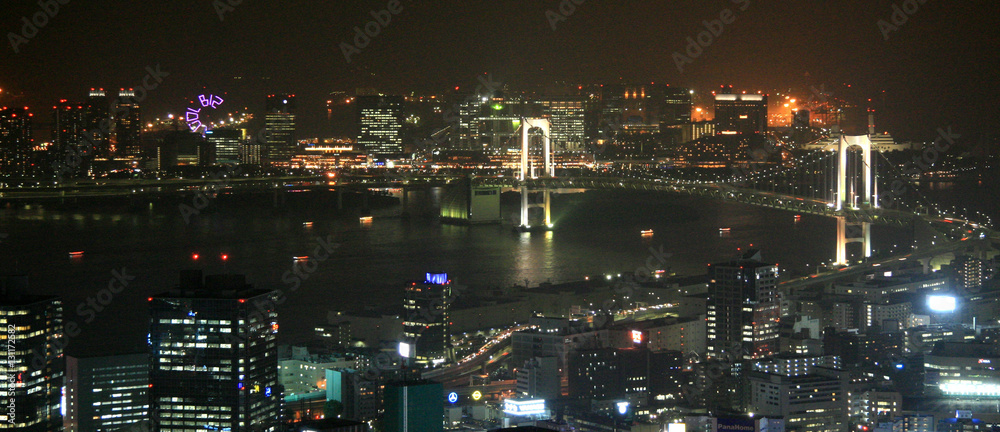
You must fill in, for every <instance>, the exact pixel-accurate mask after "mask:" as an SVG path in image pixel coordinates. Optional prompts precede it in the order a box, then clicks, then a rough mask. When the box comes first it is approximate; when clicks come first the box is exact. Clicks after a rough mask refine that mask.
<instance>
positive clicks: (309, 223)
mask: <svg viewBox="0 0 1000 432" xmlns="http://www.w3.org/2000/svg"><path fill="white" fill-rule="evenodd" d="M302 226H307V227H311V226H313V223H312V222H302Z"/></svg>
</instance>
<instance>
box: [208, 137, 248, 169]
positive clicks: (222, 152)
mask: <svg viewBox="0 0 1000 432" xmlns="http://www.w3.org/2000/svg"><path fill="white" fill-rule="evenodd" d="M205 139H206V140H207V141H208V147H209V148H210V149H211V150H210V151H211V152H212V154H213V155H214V156H215V158H214V159H215V164H218V165H224V164H229V165H236V164H238V163H240V146H241V145H242V144H243V143H244V142H245V141H246V130H244V129H215V130H209V131H205Z"/></svg>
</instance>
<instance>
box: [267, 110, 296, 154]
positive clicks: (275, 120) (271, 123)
mask: <svg viewBox="0 0 1000 432" xmlns="http://www.w3.org/2000/svg"><path fill="white" fill-rule="evenodd" d="M295 111H296V108H295V95H293V94H271V95H267V113H266V114H265V115H264V127H265V129H266V136H267V145H266V147H265V148H264V157H265V158H266V159H268V160H269V161H270V162H272V163H275V162H288V161H290V160H291V159H292V156H295V153H296V152H297V150H298V143H297V142H296V138H295Z"/></svg>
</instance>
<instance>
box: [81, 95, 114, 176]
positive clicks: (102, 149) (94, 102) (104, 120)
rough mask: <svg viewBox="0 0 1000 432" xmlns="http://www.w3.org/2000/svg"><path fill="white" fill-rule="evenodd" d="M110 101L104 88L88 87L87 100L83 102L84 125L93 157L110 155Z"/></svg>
mask: <svg viewBox="0 0 1000 432" xmlns="http://www.w3.org/2000/svg"><path fill="white" fill-rule="evenodd" d="M112 120H113V119H112V118H111V101H110V99H108V93H107V92H106V91H104V89H90V94H89V95H88V96H87V102H85V103H84V125H85V127H86V130H87V131H88V132H89V135H90V136H91V137H93V140H92V142H91V144H92V146H93V147H92V150H93V157H94V158H103V159H107V158H110V157H111V133H112V132H114V130H113V129H112V126H111V125H112Z"/></svg>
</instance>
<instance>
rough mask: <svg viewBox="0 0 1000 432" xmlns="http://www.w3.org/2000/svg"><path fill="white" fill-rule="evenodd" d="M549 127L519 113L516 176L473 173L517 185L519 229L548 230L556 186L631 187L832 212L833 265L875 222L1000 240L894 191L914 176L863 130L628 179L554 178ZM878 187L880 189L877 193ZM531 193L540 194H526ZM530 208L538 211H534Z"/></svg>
mask: <svg viewBox="0 0 1000 432" xmlns="http://www.w3.org/2000/svg"><path fill="white" fill-rule="evenodd" d="M549 129H550V124H549V122H548V120H547V119H543V118H536V119H523V120H522V121H521V128H520V130H519V132H520V141H521V155H520V164H519V166H518V169H517V175H516V176H515V177H477V178H475V179H474V183H475V184H477V185H483V186H487V185H488V186H500V187H505V188H512V189H515V190H519V191H520V194H521V208H520V225H519V227H518V228H519V229H521V230H535V229H541V230H548V229H552V228H553V225H552V221H551V205H552V204H551V203H552V200H551V193H552V191H554V190H558V189H565V188H571V189H572V188H575V189H632V190H647V191H664V192H674V193H682V194H690V195H697V196H703V197H707V198H715V199H721V200H725V201H733V202H739V203H743V204H748V205H754V206H761V207H771V208H775V209H780V210H787V211H790V212H796V213H806V214H813V215H820V216H826V217H831V218H834V219H836V221H837V239H836V243H837V246H836V257H835V259H834V264H839V265H846V264H848V261H849V258H848V257H849V253H848V247H849V245H851V244H860V249H861V255H862V257H863V258H864V259H867V258H870V257H871V256H872V240H871V229H872V225H873V224H886V225H896V226H910V225H912V224H914V223H922V222H926V223H929V224H932V225H935V226H936V229H937V230H938V231H940V232H941V233H942V234H946V235H949V236H950V237H952V238H953V239H954V240H956V241H961V240H966V239H968V238H970V237H971V236H979V237H983V238H985V237H987V236H988V237H990V238H993V239H1000V235H998V233H996V232H994V231H992V230H990V229H989V225H990V222H989V221H988V219H987V220H985V221H980V222H973V221H969V220H967V219H966V218H965V217H964V216H963V217H958V216H957V215H949V214H947V213H945V212H942V211H941V210H940V209H938V208H937V206H935V205H934V204H933V203H930V202H928V200H927V199H926V198H925V197H924V196H923V195H922V194H920V192H919V190H918V189H917V188H909V189H908V192H900V191H899V190H898V188H895V187H894V186H895V185H896V184H897V182H905V183H904V184H908V183H912V180H913V179H912V178H908V177H907V176H906V175H904V174H903V173H902V172H900V170H899V169H898V168H897V167H896V165H895V164H893V163H891V162H890V161H889V160H888V159H887V158H886V157H885V155H883V154H882V153H881V152H880V151H878V150H877V149H876V148H874V146H873V145H872V141H871V139H870V136H869V135H842V136H839V137H834V138H831V139H828V140H827V141H826V145H825V146H822V148H820V149H818V150H813V151H810V152H807V153H805V154H803V155H802V156H799V157H797V158H788V159H787V160H785V157H784V156H785V152H782V151H781V149H771V150H769V151H770V152H772V153H777V154H780V155H781V156H782V159H783V160H782V161H781V162H780V163H777V164H774V165H772V166H770V167H769V168H767V169H757V168H754V165H757V166H763V165H764V164H762V163H755V162H760V161H747V162H745V163H744V164H743V165H739V164H737V165H735V167H734V169H733V170H732V175H731V176H729V177H721V176H719V177H718V178H715V179H699V180H691V179H679V178H671V177H668V176H663V175H660V174H658V173H656V172H644V173H642V175H636V176H633V177H598V176H594V177H557V176H556V175H555V169H554V168H553V166H552V159H553V158H552V155H551V152H552V144H551V138H550V137H549ZM533 130H540V131H541V135H542V139H541V148H540V149H537V148H536V149H534V155H535V157H530V156H529V155H531V154H532V148H531V146H530V144H531V139H530V138H531V134H530V132H532V131H533ZM539 150H540V152H539ZM539 153H540V154H539ZM879 168H882V169H881V170H880V169H879ZM880 171H881V173H880ZM880 174H881V175H880ZM880 190H883V191H886V192H884V193H883V194H882V195H881V196H880V195H879V191H880ZM532 195H535V196H540V198H539V199H535V200H531V199H529V197H530V196H532ZM883 204H885V205H883ZM536 208H537V209H539V211H535V210H534V209H536ZM533 213H534V214H533ZM970 228H971V229H970ZM973 229H974V230H975V232H973Z"/></svg>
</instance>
